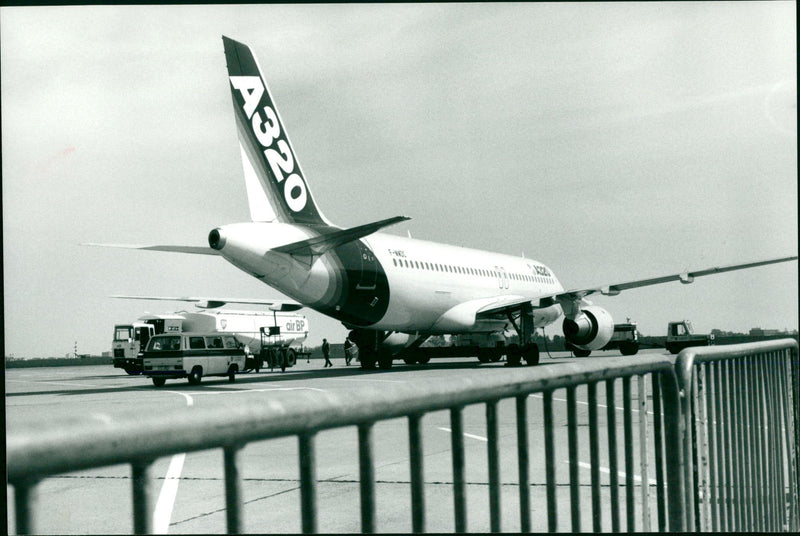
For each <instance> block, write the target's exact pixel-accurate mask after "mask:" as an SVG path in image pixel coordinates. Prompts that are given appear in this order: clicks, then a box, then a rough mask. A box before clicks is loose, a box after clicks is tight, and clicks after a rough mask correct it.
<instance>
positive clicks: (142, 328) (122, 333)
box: [111, 320, 156, 374]
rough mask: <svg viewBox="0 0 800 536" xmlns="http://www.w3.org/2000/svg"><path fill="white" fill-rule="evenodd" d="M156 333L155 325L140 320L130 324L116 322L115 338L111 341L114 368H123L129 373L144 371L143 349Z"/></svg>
mask: <svg viewBox="0 0 800 536" xmlns="http://www.w3.org/2000/svg"><path fill="white" fill-rule="evenodd" d="M155 334H156V328H155V326H154V325H152V324H148V323H146V322H141V321H139V320H137V321H136V322H132V323H130V324H116V325H115V326H114V340H113V341H111V351H112V352H113V354H112V355H113V356H114V357H113V360H112V363H113V364H114V368H121V369H123V370H125V372H127V373H128V374H139V373H140V372H141V371H142V357H141V355H142V351H143V350H144V348H145V347H146V346H147V342H148V341H149V340H150V337H152V336H153V335H155Z"/></svg>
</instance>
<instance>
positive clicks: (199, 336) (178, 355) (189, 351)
mask: <svg viewBox="0 0 800 536" xmlns="http://www.w3.org/2000/svg"><path fill="white" fill-rule="evenodd" d="M245 352H246V350H245V345H244V344H243V343H242V342H240V341H239V340H238V339H237V338H236V336H234V335H227V334H223V333H218V332H212V333H171V334H161V335H155V336H154V337H152V338H151V339H150V342H149V343H147V347H146V348H145V351H144V353H143V355H142V364H143V371H142V374H144V375H146V376H147V377H148V378H152V380H153V384H154V385H155V386H156V387H162V386H163V385H164V383H165V382H166V381H167V380H172V379H177V378H188V379H189V383H190V384H192V385H197V384H199V383H200V380H201V379H202V377H203V376H227V377H228V380H229V381H235V380H236V374H238V373H239V372H241V371H243V370H244V366H245V359H246V353H245Z"/></svg>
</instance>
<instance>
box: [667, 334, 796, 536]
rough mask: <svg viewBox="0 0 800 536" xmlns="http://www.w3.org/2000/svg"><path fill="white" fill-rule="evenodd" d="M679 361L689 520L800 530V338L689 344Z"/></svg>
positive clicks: (706, 525)
mask: <svg viewBox="0 0 800 536" xmlns="http://www.w3.org/2000/svg"><path fill="white" fill-rule="evenodd" d="M675 367H676V371H677V374H678V381H679V383H680V386H681V389H682V390H683V391H684V392H685V393H686V396H685V398H684V400H685V404H684V407H683V415H684V419H685V429H686V433H685V434H684V448H685V449H686V452H687V453H691V460H690V461H691V464H687V465H685V466H684V467H685V469H686V475H685V479H686V482H687V483H688V485H687V487H686V491H687V494H686V505H687V510H686V514H687V526H688V528H690V529H691V530H698V531H714V532H717V531H771V532H773V531H792V532H797V531H798V530H800V506H798V500H799V499H800V492H799V491H800V490H799V488H798V468H799V467H800V458H799V457H798V456H800V439H799V438H800V435H799V434H800V432H799V430H798V429H799V428H800V426H799V424H800V421H799V420H798V418H799V417H800V415H798V412H799V411H800V410H799V409H798V402H800V397H799V396H798V392H799V389H798V370H800V367H798V346H797V342H796V341H794V340H791V339H786V340H780V341H767V342H762V343H752V344H737V345H730V346H718V347H708V348H688V349H686V350H684V351H682V352H681V353H680V355H679V356H678V359H677V361H676V363H675Z"/></svg>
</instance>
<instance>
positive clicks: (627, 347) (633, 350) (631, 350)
mask: <svg viewBox="0 0 800 536" xmlns="http://www.w3.org/2000/svg"><path fill="white" fill-rule="evenodd" d="M619 351H620V353H621V354H622V355H636V354H637V353H639V345H638V344H636V343H635V342H621V343H620V344H619Z"/></svg>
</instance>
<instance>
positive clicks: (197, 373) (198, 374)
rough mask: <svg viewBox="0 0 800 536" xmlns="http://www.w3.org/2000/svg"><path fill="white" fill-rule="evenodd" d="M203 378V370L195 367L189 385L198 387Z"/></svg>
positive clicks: (190, 375)
mask: <svg viewBox="0 0 800 536" xmlns="http://www.w3.org/2000/svg"><path fill="white" fill-rule="evenodd" d="M202 378H203V368H202V367H200V366H197V367H194V368H193V369H192V371H191V372H190V373H189V384H190V385H198V384H199V383H200V380H201V379H202Z"/></svg>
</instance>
